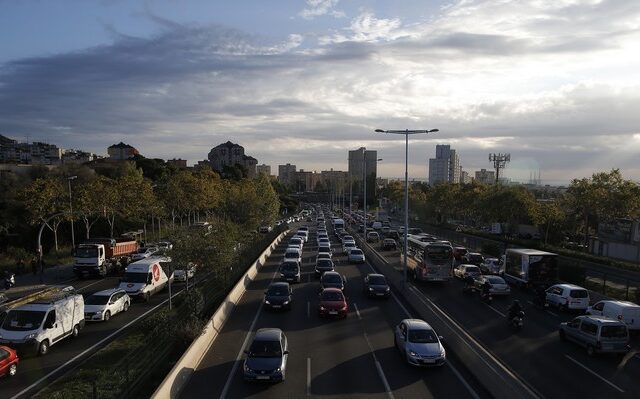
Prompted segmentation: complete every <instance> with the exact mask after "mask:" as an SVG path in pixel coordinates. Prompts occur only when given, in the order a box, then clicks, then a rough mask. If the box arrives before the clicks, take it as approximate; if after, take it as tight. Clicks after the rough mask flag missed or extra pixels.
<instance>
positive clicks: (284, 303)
mask: <svg viewBox="0 0 640 399" xmlns="http://www.w3.org/2000/svg"><path fill="white" fill-rule="evenodd" d="M291 302H293V292H292V291H291V286H290V285H289V283H287V282H286V281H278V282H275V283H271V284H269V287H268V288H267V289H266V290H265V291H264V307H265V309H269V310H279V309H287V310H291Z"/></svg>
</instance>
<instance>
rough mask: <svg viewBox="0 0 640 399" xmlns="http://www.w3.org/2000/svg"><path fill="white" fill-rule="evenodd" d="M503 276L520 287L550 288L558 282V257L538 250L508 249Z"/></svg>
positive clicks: (504, 256) (503, 259) (504, 257)
mask: <svg viewBox="0 0 640 399" xmlns="http://www.w3.org/2000/svg"><path fill="white" fill-rule="evenodd" d="M502 264H503V267H504V269H503V270H502V271H501V274H502V275H503V276H504V277H505V279H507V280H512V281H514V282H515V283H516V284H518V285H522V286H528V287H535V286H538V285H544V286H545V287H548V286H550V285H552V284H554V283H555V282H556V281H558V255H557V254H554V253H551V252H544V251H540V250H537V249H527V248H507V250H506V252H505V254H504V255H503V257H502Z"/></svg>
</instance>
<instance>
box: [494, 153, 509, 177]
mask: <svg viewBox="0 0 640 399" xmlns="http://www.w3.org/2000/svg"><path fill="white" fill-rule="evenodd" d="M489 161H490V162H493V167H494V168H495V170H496V184H498V178H499V177H500V169H504V168H505V167H506V166H507V162H511V154H500V153H498V154H489Z"/></svg>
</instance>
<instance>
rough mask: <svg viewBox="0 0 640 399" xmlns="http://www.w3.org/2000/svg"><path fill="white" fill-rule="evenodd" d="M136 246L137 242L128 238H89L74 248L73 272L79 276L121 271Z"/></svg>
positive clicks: (129, 259) (135, 250)
mask: <svg viewBox="0 0 640 399" xmlns="http://www.w3.org/2000/svg"><path fill="white" fill-rule="evenodd" d="M138 248H139V245H138V242H137V241H136V240H132V239H130V238H92V239H89V240H87V241H85V242H83V243H82V244H80V245H78V246H77V247H76V248H75V251H74V256H73V272H74V273H75V274H76V275H77V276H78V277H79V278H83V277H89V276H94V277H104V276H106V275H107V274H109V273H118V272H121V271H122V270H124V269H125V267H127V265H128V264H129V263H131V256H132V255H133V254H134V253H136V252H137V251H138Z"/></svg>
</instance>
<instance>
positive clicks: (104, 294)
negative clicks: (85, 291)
mask: <svg viewBox="0 0 640 399" xmlns="http://www.w3.org/2000/svg"><path fill="white" fill-rule="evenodd" d="M130 305H131V298H129V295H127V293H126V292H125V290H123V289H121V288H112V289H109V290H104V291H99V292H96V293H95V294H93V295H91V296H88V297H87V298H86V299H85V300H84V319H85V320H87V321H109V319H110V318H111V316H113V315H115V314H116V313H120V312H126V311H127V310H129V306H130Z"/></svg>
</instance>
